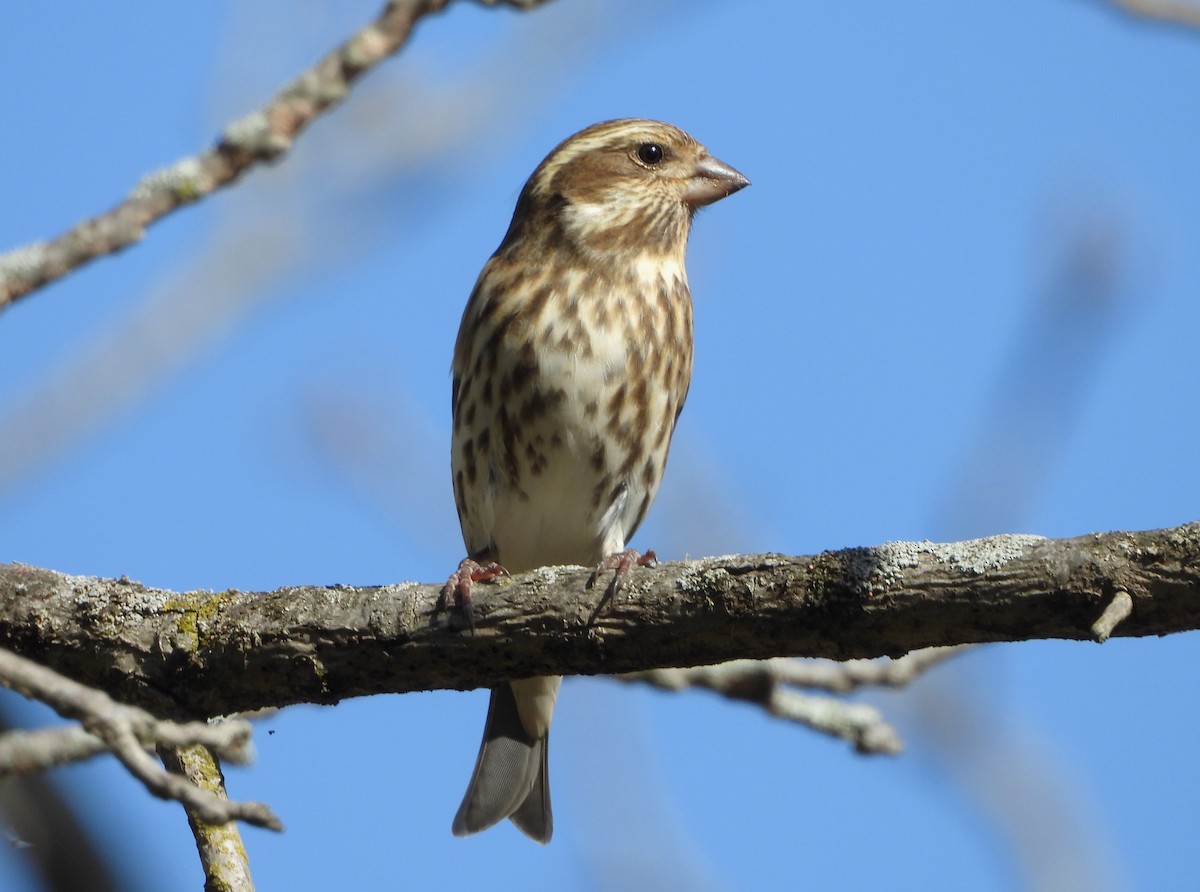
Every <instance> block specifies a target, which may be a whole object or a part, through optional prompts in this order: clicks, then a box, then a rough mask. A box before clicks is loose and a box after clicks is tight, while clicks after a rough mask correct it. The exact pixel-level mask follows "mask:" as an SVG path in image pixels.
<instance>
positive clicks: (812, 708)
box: [617, 647, 959, 755]
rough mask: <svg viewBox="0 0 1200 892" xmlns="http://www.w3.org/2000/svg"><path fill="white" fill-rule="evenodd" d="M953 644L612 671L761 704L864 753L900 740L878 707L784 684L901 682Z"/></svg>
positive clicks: (893, 748)
mask: <svg viewBox="0 0 1200 892" xmlns="http://www.w3.org/2000/svg"><path fill="white" fill-rule="evenodd" d="M958 650H959V649H958V648H953V647H932V648H927V649H925V650H919V651H915V652H913V653H911V654H908V655H907V656H904V657H902V658H900V659H899V660H884V661H874V660H849V661H847V662H845V663H833V662H829V661H813V662H807V661H801V660H796V659H788V658H776V659H772V660H734V661H732V662H729V663H721V664H719V665H716V666H695V667H692V668H689V669H652V670H649V671H647V672H635V673H630V674H628V675H621V676H617V677H618V679H619V680H621V681H627V682H644V683H646V684H649V685H652V686H654V687H656V688H661V689H662V690H666V691H681V690H684V689H686V688H703V689H705V690H709V691H713V692H714V693H717V694H720V695H721V696H723V697H727V698H729V699H730V700H740V701H742V702H745V703H753V704H755V705H757V706H761V707H762V708H763V709H765V710H766V711H767V713H768V714H769V715H772V716H774V717H776V718H782V719H786V720H787V721H791V722H796V723H797V724H800V725H804V726H806V727H808V728H811V729H812V730H814V731H819V732H820V733H822V734H828V735H830V736H832V737H838V738H840V739H842V740H845V741H847V742H848V743H852V744H854V748H855V749H856V750H858V751H859V752H860V753H864V754H871V755H875V754H881V753H882V754H887V755H895V754H896V753H899V752H900V751H901V750H902V749H903V748H904V744H903V743H902V742H901V740H900V735H899V734H898V733H897V731H896V729H895V728H893V727H892V726H891V725H890V724H888V723H887V722H885V721H884V720H883V716H882V715H880V713H879V710H877V709H876V708H875V707H873V706H870V705H868V704H865V703H846V702H843V701H841V700H835V699H833V698H831V697H814V696H812V695H809V694H801V693H799V692H797V691H793V690H788V688H794V687H817V688H821V689H823V690H827V691H831V692H836V693H844V692H847V691H851V690H854V689H856V688H859V687H862V686H864V685H886V686H888V687H903V686H904V685H907V684H908V683H909V682H911V681H912V680H913V679H915V678H917V677H918V676H919V675H921V674H922V673H924V672H925V671H926V670H928V669H931V668H933V667H934V666H936V665H938V664H940V663H942V662H943V661H945V660H946V659H948V658H949V657H950V656H952V655H953V654H955V653H957V652H958Z"/></svg>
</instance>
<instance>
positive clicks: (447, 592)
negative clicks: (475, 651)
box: [437, 558, 508, 632]
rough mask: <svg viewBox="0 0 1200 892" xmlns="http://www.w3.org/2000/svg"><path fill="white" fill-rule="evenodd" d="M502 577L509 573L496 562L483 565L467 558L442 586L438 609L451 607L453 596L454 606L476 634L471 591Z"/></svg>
mask: <svg viewBox="0 0 1200 892" xmlns="http://www.w3.org/2000/svg"><path fill="white" fill-rule="evenodd" d="M500 575H505V576H507V575H508V571H507V570H505V569H504V568H503V567H501V566H500V565H499V564H498V563H496V562H495V561H491V562H490V563H487V564H481V563H479V562H478V561H476V560H474V559H472V558H465V559H464V560H463V561H462V563H460V564H459V565H458V569H457V570H455V571H454V572H453V573H451V574H450V578H449V579H447V580H446V584H445V585H443V586H442V592H441V594H440V595H438V599H437V609H438V610H444V609H445V608H446V607H448V606H450V597H451V596H452V595H453V596H454V606H455V607H457V608H458V609H459V610H461V611H462V612H463V614H464V615H465V616H466V618H467V625H468V626H469V627H470V629H471V631H472V632H474V631H475V608H474V605H473V604H472V602H471V589H472V587H473V586H474V585H475V583H477V582H482V581H483V580H485V579H491V578H492V577H493V576H500Z"/></svg>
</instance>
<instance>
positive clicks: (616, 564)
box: [587, 548, 658, 598]
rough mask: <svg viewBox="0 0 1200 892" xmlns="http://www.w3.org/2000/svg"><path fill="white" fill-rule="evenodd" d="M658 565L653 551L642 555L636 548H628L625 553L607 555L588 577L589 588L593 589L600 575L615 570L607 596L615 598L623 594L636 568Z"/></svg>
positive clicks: (616, 552) (618, 552)
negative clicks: (631, 572)
mask: <svg viewBox="0 0 1200 892" xmlns="http://www.w3.org/2000/svg"><path fill="white" fill-rule="evenodd" d="M657 563H658V555H656V554H655V553H654V552H653V551H647V552H646V553H645V554H642V553H641V552H640V551H638V550H637V549H636V548H626V549H625V550H624V551H615V552H613V553H612V554H610V555H607V556H606V557H605V558H604V560H602V561H601V562H600V563H599V564H597V565H596V569H594V570H592V575H591V576H589V577H588V581H587V587H588V588H592V587H593V586H595V584H596V580H597V579H599V578H600V574H601V573H603V572H604V571H606V570H613V571H614V572H613V578H612V582H610V583H609V584H608V591H607V592H605V596H606V597H609V598H615V597H616V596H617V595H619V594H620V593H621V589H623V588H624V587H625V583H626V581H627V580H628V578H629V571H630V570H632V569H633V568H634V567H653V566H655V565H656V564H657Z"/></svg>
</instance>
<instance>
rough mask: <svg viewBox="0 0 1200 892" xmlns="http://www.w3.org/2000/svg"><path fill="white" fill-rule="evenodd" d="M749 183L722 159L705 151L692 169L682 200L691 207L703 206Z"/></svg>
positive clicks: (743, 187)
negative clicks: (719, 159)
mask: <svg viewBox="0 0 1200 892" xmlns="http://www.w3.org/2000/svg"><path fill="white" fill-rule="evenodd" d="M749 185H750V181H749V180H748V179H746V178H745V177H744V176H742V175H741V174H740V173H738V172H737V171H736V170H734V169H733V168H732V167H730V166H729V165H728V164H726V163H725V162H724V161H718V160H717V159H716V158H714V157H712V156H711V155H709V154H707V153H706V154H705V155H704V156H703V157H701V158H700V160H699V161H697V162H696V166H695V168H694V169H693V170H692V175H691V177H690V178H689V179H688V182H687V187H686V188H685V189H684V192H683V200H684V202H685V203H686V204H687V205H689V206H690V207H692V208H698V207H703V206H704V205H706V204H712V203H713V202H714V201H718V200H719V199H722V198H724V197H725V196H726V195H732V194H733V193H734V192H737V191H738V190H739V189H745V188H746V187H747V186H749Z"/></svg>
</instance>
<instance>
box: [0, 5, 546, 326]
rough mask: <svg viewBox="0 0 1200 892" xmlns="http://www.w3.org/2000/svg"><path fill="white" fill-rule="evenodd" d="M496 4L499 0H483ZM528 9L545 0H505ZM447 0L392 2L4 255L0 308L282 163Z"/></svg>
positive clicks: (0, 265) (0, 262) (0, 266)
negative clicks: (207, 143)
mask: <svg viewBox="0 0 1200 892" xmlns="http://www.w3.org/2000/svg"><path fill="white" fill-rule="evenodd" d="M483 2H484V3H485V4H486V5H496V4H497V2H498V0H483ZM506 2H507V5H510V6H515V7H517V8H522V9H528V8H532V7H534V6H537V5H540V4H541V3H543V2H545V0H506ZM449 3H450V0H390V2H388V3H387V4H386V5H385V6H384V8H383V11H382V12H381V13H380V14H379V16H378V17H377V18H376V19H375V20H374V21H372V22H371V23H370V24H368V25H367V26H365V27H364V28H362V29H361V30H359V31H358V32H357V33H355V34H354V35H352V36H351V37H350V38H349V39H348V40H346V41H345V42H344V43H343V44H342V45H341V46H339V47H337V48H336V49H335V50H333V51H332V52H330V53H329V54H328V55H326V56H325V58H323V59H321V60H320V61H319V62H318V63H317V64H316V65H314V66H312V67H311V68H309V69H307V70H306V71H304V72H302V73H301V74H300V76H299V77H297V78H296V79H295V80H293V81H292V82H291V83H290V84H288V85H287V86H286V87H284V88H283V89H282V90H280V91H279V93H278V94H276V95H275V97H274V98H273V99H271V101H270V102H268V103H267V104H266V105H264V106H263V107H262V108H260V109H258V110H257V111H254V112H251V113H250V114H248V115H246V116H245V117H243V118H241V119H240V120H237V121H234V122H233V123H231V124H229V125H228V126H227V127H226V128H225V131H224V133H222V134H221V137H220V138H219V139H218V141H217V144H216V145H215V146H214V147H213V148H211V149H208V150H206V151H204V152H201V153H199V154H197V155H193V156H190V157H187V158H183V159H181V160H179V161H177V162H175V163H174V164H172V165H170V166H169V167H165V168H163V169H162V170H159V171H155V172H154V173H151V174H148V175H147V176H145V177H143V178H142V180H141V181H140V182H139V183H137V185H135V186H134V188H133V189H132V190H131V191H130V193H129V195H128V196H127V197H126V198H125V200H124V201H123V202H121V203H120V204H119V205H117V206H116V207H115V208H113V209H112V210H110V211H107V212H106V213H103V214H100V215H99V216H97V217H93V218H92V219H90V220H86V221H84V222H83V223H80V224H78V225H77V226H75V227H74V228H72V229H71V230H69V231H67V232H65V233H63V234H62V235H60V236H58V237H57V238H55V239H53V240H51V241H49V242H36V243H34V244H31V245H26V246H24V247H22V248H18V249H16V250H13V251H10V252H9V253H7V254H4V255H0V312H2V311H3V310H5V309H6V308H7V307H8V306H10V305H11V304H12V303H13V302H15V301H16V300H18V299H19V298H21V297H24V296H25V295H27V294H29V293H31V292H32V291H35V290H37V289H38V288H41V287H42V286H44V285H46V284H48V283H50V282H53V281H54V280H56V279H59V278H62V277H63V276H65V275H66V274H67V273H69V272H71V271H72V270H74V269H77V268H78V267H80V266H82V265H84V264H85V263H88V262H89V261H91V260H95V259H96V258H98V257H103V256H106V255H108V254H113V253H115V252H117V251H119V250H121V249H122V248H126V247H128V246H129V245H132V244H134V243H135V242H138V241H140V240H141V238H142V236H143V235H144V233H145V231H146V227H147V226H149V225H150V224H152V223H155V222H157V221H158V220H160V219H162V218H163V217H165V216H166V215H167V214H169V213H171V212H172V211H175V210H178V209H179V208H181V207H183V206H184V205H188V204H191V203H193V202H195V201H198V200H200V199H201V198H204V197H206V196H208V195H210V194H211V193H213V192H215V191H217V190H218V189H221V188H223V187H225V186H228V185H230V184H231V183H233V182H234V181H235V180H237V179H238V178H239V177H240V176H241V175H242V174H243V173H245V172H246V171H247V170H250V169H251V168H252V167H255V166H256V165H258V164H262V163H265V162H272V161H276V160H278V159H279V158H280V157H281V156H282V155H283V154H284V153H285V152H287V151H288V149H290V148H291V146H292V142H293V141H294V140H295V138H296V136H297V135H299V133H300V132H301V131H302V130H303V129H304V128H305V127H307V126H308V125H309V124H310V123H312V121H313V120H314V119H315V118H317V116H319V115H321V114H322V113H324V112H326V111H328V110H329V109H331V108H332V107H334V106H335V105H337V104H338V103H339V102H341V100H342V99H344V98H345V97H346V95H347V94H348V93H349V90H350V87H351V86H352V85H353V83H354V82H355V81H356V80H358V79H359V78H360V77H361V76H362V75H363V74H365V73H366V72H368V71H370V70H371V69H372V68H374V67H375V66H376V65H378V64H379V63H380V62H382V61H383V60H384V59H386V58H387V57H388V56H390V55H392V54H394V53H395V52H396V51H398V50H399V49H400V48H401V47H402V46H403V45H404V44H405V43H406V42H407V40H408V37H409V35H410V34H411V33H412V29H413V26H414V25H415V24H416V23H417V21H419V20H420V19H422V18H424V17H425V16H427V15H429V14H431V13H435V12H440V11H442V10H443V9H445V7H446V6H447V5H448V4H449Z"/></svg>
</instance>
